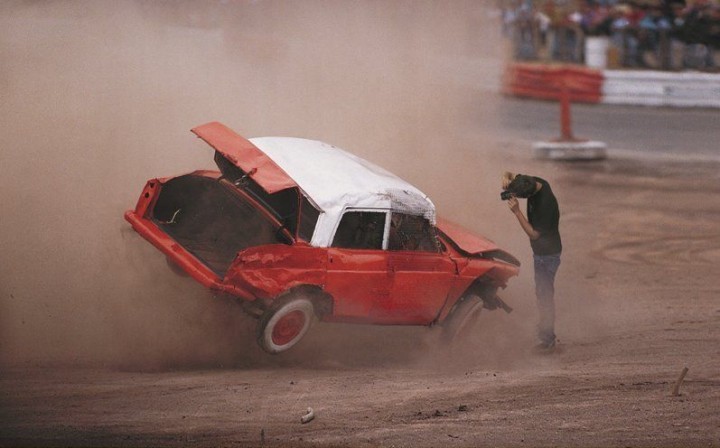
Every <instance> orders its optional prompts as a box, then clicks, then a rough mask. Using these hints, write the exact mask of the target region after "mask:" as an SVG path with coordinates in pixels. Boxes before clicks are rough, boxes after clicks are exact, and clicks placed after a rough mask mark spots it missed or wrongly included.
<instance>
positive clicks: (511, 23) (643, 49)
mask: <svg viewBox="0 0 720 448" xmlns="http://www.w3.org/2000/svg"><path fill="white" fill-rule="evenodd" d="M499 1H502V2H504V3H503V5H504V8H503V31H504V34H505V35H506V36H507V37H509V38H511V39H512V42H513V48H514V56H515V58H517V59H522V60H537V59H546V58H549V59H552V60H555V61H562V62H572V63H581V62H582V61H583V60H584V57H583V49H584V47H585V43H584V42H585V38H586V37H587V36H608V37H609V39H610V49H609V53H612V54H613V55H614V56H613V57H612V58H610V57H608V60H612V62H613V66H617V65H620V66H622V67H630V68H632V67H640V68H651V69H678V70H679V69H700V70H718V69H720V66H718V64H717V63H716V61H715V59H716V56H720V0H687V4H686V3H685V2H686V0H499Z"/></svg>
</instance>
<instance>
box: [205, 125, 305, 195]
mask: <svg viewBox="0 0 720 448" xmlns="http://www.w3.org/2000/svg"><path fill="white" fill-rule="evenodd" d="M192 132H193V133H195V135H197V136H198V137H200V138H201V139H203V140H205V141H206V142H207V143H208V144H209V145H210V146H212V147H213V148H214V149H215V150H216V151H218V152H219V153H220V154H222V155H223V156H224V157H225V158H226V159H227V160H228V161H230V162H231V163H232V164H233V165H235V166H237V167H238V168H240V169H241V170H243V171H244V172H245V173H247V174H248V175H249V176H250V177H251V178H252V180H254V181H255V182H257V183H258V185H260V186H261V187H262V188H263V189H264V190H265V191H267V192H268V193H270V194H272V193H275V192H278V191H280V190H284V189H286V188H292V187H297V183H295V181H294V180H293V179H292V178H291V177H290V176H288V174H287V173H286V172H285V171H283V169H282V168H280V167H279V166H278V165H277V164H276V163H275V162H274V161H273V160H272V159H271V158H270V157H268V156H267V155H266V154H265V153H264V152H262V151H261V150H260V149H259V148H258V147H257V146H255V145H253V144H252V143H251V142H250V141H248V140H247V139H246V138H244V137H242V136H240V135H238V134H236V133H235V132H233V131H232V130H231V129H229V128H228V127H226V126H225V125H223V124H222V123H218V122H216V121H215V122H212V123H207V124H203V125H201V126H198V127H196V128H193V129H192Z"/></svg>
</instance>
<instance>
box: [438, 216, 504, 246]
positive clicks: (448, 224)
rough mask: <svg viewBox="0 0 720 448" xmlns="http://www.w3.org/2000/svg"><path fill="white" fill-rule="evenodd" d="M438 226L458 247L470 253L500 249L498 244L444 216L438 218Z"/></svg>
mask: <svg viewBox="0 0 720 448" xmlns="http://www.w3.org/2000/svg"><path fill="white" fill-rule="evenodd" d="M437 227H438V228H439V229H440V230H442V232H443V233H444V234H445V235H447V236H448V237H449V238H450V239H451V240H453V241H454V242H455V244H457V245H458V247H459V248H460V249H462V250H464V251H465V252H467V253H469V254H479V253H482V252H487V251H491V250H496V249H498V246H497V244H495V243H493V242H492V241H490V240H488V239H487V238H483V237H481V236H479V235H476V234H474V233H472V232H470V231H469V230H466V229H464V228H463V227H462V226H460V225H459V224H456V223H454V222H452V221H449V220H447V219H444V218H440V217H438V218H437Z"/></svg>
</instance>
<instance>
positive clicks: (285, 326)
mask: <svg viewBox="0 0 720 448" xmlns="http://www.w3.org/2000/svg"><path fill="white" fill-rule="evenodd" d="M305 320H306V317H305V313H303V312H302V311H301V310H295V311H292V312H290V313H288V314H286V315H285V316H283V317H282V318H280V320H278V321H277V323H276V324H275V327H274V328H273V329H272V341H273V343H274V344H277V345H285V344H289V343H290V342H292V340H293V339H295V338H296V337H298V335H300V333H301V332H302V330H303V328H305Z"/></svg>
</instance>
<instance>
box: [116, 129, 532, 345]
mask: <svg viewBox="0 0 720 448" xmlns="http://www.w3.org/2000/svg"><path fill="white" fill-rule="evenodd" d="M192 132H194V133H195V134H196V135H197V136H198V137H200V138H201V139H203V140H204V141H205V142H207V143H208V144H209V145H210V146H211V147H213V148H214V149H215V162H216V164H217V166H218V168H219V170H220V171H219V172H218V171H195V172H192V173H189V174H184V175H180V176H175V177H166V178H157V179H151V180H149V181H148V182H147V184H146V185H145V188H144V189H143V191H142V194H141V195H140V199H139V201H138V203H137V206H136V207H135V209H134V210H129V211H127V212H126V213H125V218H126V219H127V220H128V221H129V222H130V223H131V224H132V227H133V228H134V229H135V230H136V231H137V232H138V233H139V234H140V235H141V236H142V237H143V238H145V239H146V240H148V241H149V242H150V243H152V244H153V245H154V246H155V247H156V248H158V249H159V250H160V251H161V252H162V253H163V254H165V255H166V256H167V260H168V263H169V264H170V265H171V267H173V268H179V269H180V270H181V271H182V272H183V273H186V274H188V275H189V276H190V277H192V278H193V279H195V280H196V281H198V282H199V283H201V284H202V285H204V286H205V287H207V288H209V289H211V290H213V291H215V292H216V293H222V294H226V295H230V296H234V297H236V298H238V299H240V303H242V305H243V307H244V309H245V310H246V311H247V312H248V313H249V314H251V315H252V316H255V317H257V318H258V333H257V334H258V342H259V344H260V346H261V347H262V348H263V349H264V350H266V351H267V352H269V353H279V352H283V351H285V350H287V349H289V348H290V347H292V346H293V345H295V344H296V343H297V342H298V341H299V340H300V339H301V338H302V337H303V336H304V335H305V333H306V332H307V330H308V329H309V328H310V326H311V324H312V323H313V322H314V321H315V320H320V321H326V322H346V323H362V324H385V325H427V326H432V325H435V324H438V325H440V326H441V328H442V330H441V331H442V332H443V333H444V334H445V335H447V336H448V337H454V335H455V334H456V333H457V332H458V331H459V330H460V328H462V326H463V325H464V323H465V322H467V321H468V319H469V318H470V316H474V315H475V314H476V313H477V312H478V311H479V310H480V309H481V308H486V309H496V308H503V309H505V310H506V311H509V310H510V308H509V307H508V306H507V305H506V304H505V303H504V302H503V301H502V300H501V299H500V298H499V297H498V296H497V294H496V292H497V290H498V288H504V287H505V286H506V285H507V281H508V279H509V278H510V277H512V276H515V275H517V274H518V267H519V265H520V263H519V262H518V261H517V259H516V258H514V257H513V256H512V255H510V254H508V253H507V252H505V251H503V250H501V249H499V248H498V247H497V246H496V245H495V244H494V243H492V242H491V241H489V240H487V239H485V238H483V237H481V236H477V235H474V234H472V233H470V232H469V231H467V230H464V229H462V228H461V227H459V226H458V225H455V224H453V223H451V222H449V221H446V220H441V219H437V218H436V216H435V207H434V205H433V203H432V202H431V201H430V199H429V198H428V197H427V196H426V195H425V194H423V193H422V192H421V191H420V190H418V189H417V188H415V187H414V186H412V185H410V184H409V183H407V182H405V181H403V180H402V179H400V178H398V177H397V176H395V175H393V174H391V173H389V172H388V171H385V170H384V169H382V168H380V167H378V166H376V165H373V164H372V163H369V162H367V161H365V160H363V159H361V158H359V157H356V156H354V155H352V154H350V153H348V152H345V151H343V150H341V149H338V148H336V147H334V146H331V145H328V144H326V143H322V142H318V141H313V140H305V139H299V138H287V137H266V138H253V139H250V140H247V139H245V138H243V137H241V136H240V135H238V134H236V133H235V132H233V131H232V130H230V129H228V128H227V127H225V126H224V125H222V124H220V123H216V122H214V123H208V124H205V125H202V126H198V127H196V128H194V129H193V130H192Z"/></svg>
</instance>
